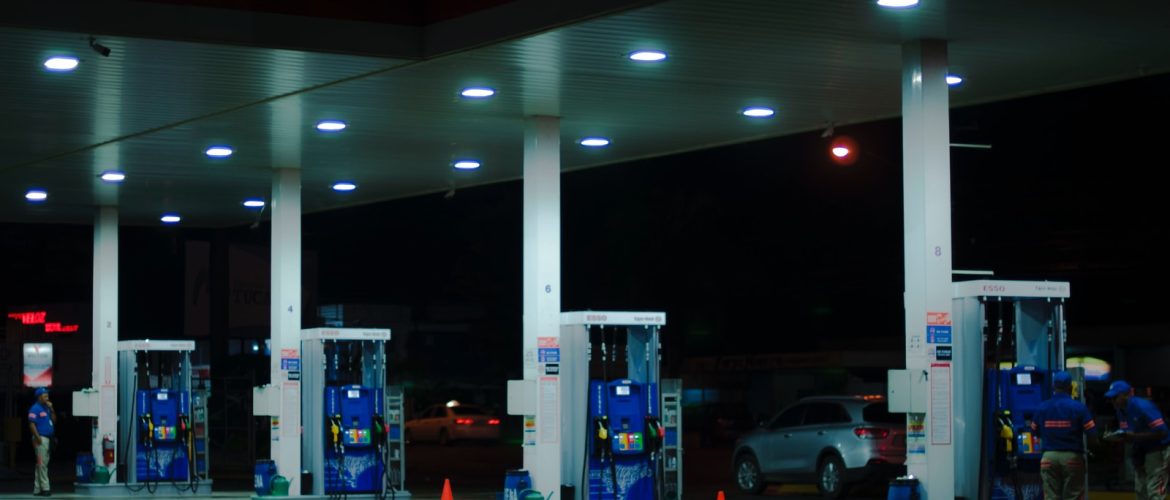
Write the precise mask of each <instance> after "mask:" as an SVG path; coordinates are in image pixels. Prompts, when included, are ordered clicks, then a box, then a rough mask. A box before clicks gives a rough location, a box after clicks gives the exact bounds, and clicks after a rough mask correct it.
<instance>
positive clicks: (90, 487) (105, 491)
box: [73, 480, 211, 498]
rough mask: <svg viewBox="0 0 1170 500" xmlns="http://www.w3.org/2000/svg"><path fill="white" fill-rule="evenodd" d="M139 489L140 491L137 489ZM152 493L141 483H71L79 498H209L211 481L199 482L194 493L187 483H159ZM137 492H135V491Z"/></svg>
mask: <svg viewBox="0 0 1170 500" xmlns="http://www.w3.org/2000/svg"><path fill="white" fill-rule="evenodd" d="M139 488H141V489H139ZM151 489H153V490H154V493H151V492H150V491H149V490H147V489H146V486H145V485H144V484H143V483H130V484H126V483H114V484H96V483H73V491H74V493H75V494H76V495H77V496H79V497H107V498H130V497H168V498H174V497H210V496H211V480H207V481H199V485H198V486H197V487H196V488H195V491H188V490H187V483H182V484H179V485H174V484H171V483H170V482H165V483H159V484H158V488H154V487H151ZM135 490H137V491H135Z"/></svg>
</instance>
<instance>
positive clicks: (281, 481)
mask: <svg viewBox="0 0 1170 500" xmlns="http://www.w3.org/2000/svg"><path fill="white" fill-rule="evenodd" d="M272 496H274V497H287V496H288V479H287V478H285V477H284V476H276V477H274V478H272Z"/></svg>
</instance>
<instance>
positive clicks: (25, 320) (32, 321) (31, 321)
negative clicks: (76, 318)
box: [8, 311, 81, 333]
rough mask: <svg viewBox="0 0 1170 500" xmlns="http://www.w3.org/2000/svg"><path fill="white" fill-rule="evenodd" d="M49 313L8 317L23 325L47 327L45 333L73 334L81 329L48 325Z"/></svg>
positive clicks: (41, 312)
mask: <svg viewBox="0 0 1170 500" xmlns="http://www.w3.org/2000/svg"><path fill="white" fill-rule="evenodd" d="M48 314H49V313H48V312H47V311H29V312H16V313H8V317H9V318H11V319H14V320H16V321H19V322H20V324H22V325H45V333H73V332H76V331H77V330H79V329H81V326H80V325H62V324H61V323H60V322H53V323H46V322H45V316H48Z"/></svg>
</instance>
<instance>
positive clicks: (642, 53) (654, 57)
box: [629, 50, 666, 62]
mask: <svg viewBox="0 0 1170 500" xmlns="http://www.w3.org/2000/svg"><path fill="white" fill-rule="evenodd" d="M629 58H630V60H631V61H637V62H658V61H663V60H666V52H663V51H661V50H638V51H634V52H630V55H629Z"/></svg>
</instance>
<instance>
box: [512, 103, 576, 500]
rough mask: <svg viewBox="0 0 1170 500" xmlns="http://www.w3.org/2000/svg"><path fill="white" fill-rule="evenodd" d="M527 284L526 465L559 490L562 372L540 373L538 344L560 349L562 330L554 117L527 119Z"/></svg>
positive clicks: (536, 481)
mask: <svg viewBox="0 0 1170 500" xmlns="http://www.w3.org/2000/svg"><path fill="white" fill-rule="evenodd" d="M523 286H524V380H527V381H534V382H535V383H533V384H531V385H530V387H533V388H534V389H535V390H536V394H535V395H534V397H533V399H532V400H533V401H536V412H537V413H536V415H525V416H524V420H525V432H524V441H525V442H524V468H525V469H527V470H528V471H530V473H531V474H532V482H533V486H534V487H535V488H536V490H538V491H559V489H560V485H561V482H562V481H561V415H560V408H561V401H560V400H561V398H562V397H563V392H562V391H561V388H560V377H559V376H558V375H552V374H550V375H546V374H543V373H538V372H537V356H538V352H539V351H538V348H546V349H548V348H557V349H559V348H560V335H561V325H560V316H561V134H560V119H559V118H556V117H551V116H533V117H529V118H528V119H527V120H526V121H525V123H524V281H523ZM573 361H576V360H573ZM530 424H531V425H533V426H534V427H535V431H536V432H535V435H533V434H532V433H531V432H530V427H528V426H529V425H530ZM533 441H535V442H533Z"/></svg>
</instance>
